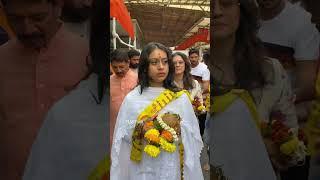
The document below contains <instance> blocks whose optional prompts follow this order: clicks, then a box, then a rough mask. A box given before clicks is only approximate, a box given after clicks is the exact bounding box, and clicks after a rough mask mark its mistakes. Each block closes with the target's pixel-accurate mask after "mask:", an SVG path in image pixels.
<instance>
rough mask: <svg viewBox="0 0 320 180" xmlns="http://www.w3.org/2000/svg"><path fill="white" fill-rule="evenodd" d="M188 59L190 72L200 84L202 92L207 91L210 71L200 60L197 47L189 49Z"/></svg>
mask: <svg viewBox="0 0 320 180" xmlns="http://www.w3.org/2000/svg"><path fill="white" fill-rule="evenodd" d="M189 59H190V63H191V74H192V76H193V77H194V78H195V79H196V80H197V81H198V82H199V83H200V84H201V87H202V91H203V94H206V93H208V92H209V84H210V71H209V69H208V67H207V65H205V64H204V63H202V62H200V53H199V50H197V49H190V51H189Z"/></svg>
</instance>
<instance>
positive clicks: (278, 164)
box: [264, 138, 290, 171]
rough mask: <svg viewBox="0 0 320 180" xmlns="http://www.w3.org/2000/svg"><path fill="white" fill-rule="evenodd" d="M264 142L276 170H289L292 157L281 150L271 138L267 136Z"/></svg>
mask: <svg viewBox="0 0 320 180" xmlns="http://www.w3.org/2000/svg"><path fill="white" fill-rule="evenodd" d="M264 143H265V145H266V149H267V152H268V154H269V157H270V160H271V163H272V165H273V168H274V169H275V171H284V170H287V169H288V168H289V167H290V163H289V161H290V159H289V158H288V157H287V156H285V155H283V154H282V153H281V152H280V148H279V146H277V145H276V144H275V143H274V142H273V141H272V140H271V139H266V138H265V139H264Z"/></svg>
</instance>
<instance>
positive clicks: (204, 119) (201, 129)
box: [198, 114, 207, 136]
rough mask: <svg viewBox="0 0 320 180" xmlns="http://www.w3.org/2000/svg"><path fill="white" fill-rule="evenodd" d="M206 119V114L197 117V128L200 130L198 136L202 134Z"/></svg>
mask: <svg viewBox="0 0 320 180" xmlns="http://www.w3.org/2000/svg"><path fill="white" fill-rule="evenodd" d="M206 118H207V114H200V115H198V119H199V128H200V134H201V136H202V135H203V133H204V128H205V124H206Z"/></svg>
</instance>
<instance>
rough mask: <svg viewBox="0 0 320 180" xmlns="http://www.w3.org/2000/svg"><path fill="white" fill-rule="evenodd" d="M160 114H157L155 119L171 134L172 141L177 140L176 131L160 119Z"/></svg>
mask: <svg viewBox="0 0 320 180" xmlns="http://www.w3.org/2000/svg"><path fill="white" fill-rule="evenodd" d="M162 116H163V115H159V116H157V121H158V122H159V124H160V126H161V127H162V128H163V129H164V130H167V131H169V132H170V133H171V134H172V137H173V141H174V142H178V141H179V138H178V136H177V133H176V131H175V130H174V129H173V128H171V127H170V126H168V125H167V124H166V123H165V122H164V121H163V120H162Z"/></svg>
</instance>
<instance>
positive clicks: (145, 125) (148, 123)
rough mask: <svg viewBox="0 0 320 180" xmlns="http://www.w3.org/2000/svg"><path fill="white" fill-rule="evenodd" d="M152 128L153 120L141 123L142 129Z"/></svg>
mask: <svg viewBox="0 0 320 180" xmlns="http://www.w3.org/2000/svg"><path fill="white" fill-rule="evenodd" d="M152 128H153V121H148V122H146V123H144V125H143V129H144V130H145V131H148V130H149V129H152Z"/></svg>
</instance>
